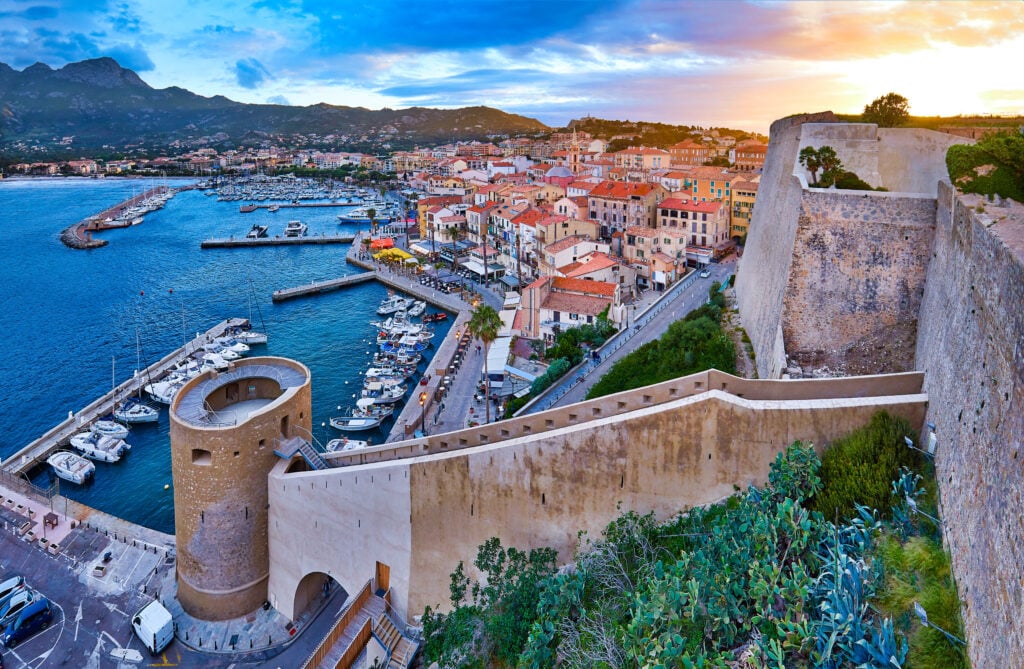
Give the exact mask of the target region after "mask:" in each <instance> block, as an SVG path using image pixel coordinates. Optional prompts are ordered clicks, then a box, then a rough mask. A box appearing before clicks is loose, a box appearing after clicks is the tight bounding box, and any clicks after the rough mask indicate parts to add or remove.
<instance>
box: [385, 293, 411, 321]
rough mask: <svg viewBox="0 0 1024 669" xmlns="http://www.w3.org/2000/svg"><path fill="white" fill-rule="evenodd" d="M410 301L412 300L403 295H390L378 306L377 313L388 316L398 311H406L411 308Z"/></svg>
mask: <svg viewBox="0 0 1024 669" xmlns="http://www.w3.org/2000/svg"><path fill="white" fill-rule="evenodd" d="M410 302H411V300H407V299H405V298H404V297H402V296H401V295H389V296H388V297H386V298H385V299H384V301H382V302H381V303H380V306H379V307H377V313H378V314H380V315H381V316H387V315H388V314H393V313H395V312H397V311H405V310H406V309H408V308H409V303H410Z"/></svg>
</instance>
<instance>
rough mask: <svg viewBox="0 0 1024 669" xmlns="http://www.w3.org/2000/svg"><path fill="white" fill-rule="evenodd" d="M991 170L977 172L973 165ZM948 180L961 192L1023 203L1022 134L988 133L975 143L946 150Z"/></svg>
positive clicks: (1023, 161)
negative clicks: (983, 173)
mask: <svg viewBox="0 0 1024 669" xmlns="http://www.w3.org/2000/svg"><path fill="white" fill-rule="evenodd" d="M983 165H992V166H993V167H994V168H995V169H994V170H992V171H991V172H989V173H988V174H985V175H980V174H978V172H976V171H975V168H977V167H981V166H983ZM946 169H948V170H949V178H950V181H952V182H953V185H955V186H956V187H957V188H959V189H960V190H962V191H963V192H965V193H978V194H980V195H1000V196H1002V197H1008V198H1012V199H1014V200H1016V201H1017V202H1024V136H1021V135H1019V134H1018V135H1014V134H1009V133H1006V134H995V135H989V136H987V137H985V138H983V139H981V140H979V141H978V143H977V144H974V145H970V144H957V145H954V146H951V147H949V150H948V151H946Z"/></svg>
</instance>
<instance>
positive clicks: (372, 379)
mask: <svg viewBox="0 0 1024 669" xmlns="http://www.w3.org/2000/svg"><path fill="white" fill-rule="evenodd" d="M374 384H378V385H380V387H381V388H383V389H384V390H394V391H395V392H397V390H395V389H397V388H401V389H402V393H403V394H404V393H405V391H406V389H407V386H406V385H405V379H403V378H402V377H400V376H394V375H391V374H378V375H376V376H370V375H367V376H366V380H365V381H363V388H364V389H366V390H375V389H376V386H374Z"/></svg>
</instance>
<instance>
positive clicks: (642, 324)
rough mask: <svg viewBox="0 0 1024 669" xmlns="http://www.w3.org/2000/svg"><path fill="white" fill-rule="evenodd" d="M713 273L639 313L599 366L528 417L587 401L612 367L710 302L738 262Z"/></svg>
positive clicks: (562, 386) (567, 382)
mask: <svg viewBox="0 0 1024 669" xmlns="http://www.w3.org/2000/svg"><path fill="white" fill-rule="evenodd" d="M709 270H710V272H711V276H710V277H708V278H706V279H702V278H700V275H699V274H693V275H691V277H692V278H690V277H688V278H687V279H686V280H684V285H682V286H678V287H676V286H673V288H674V289H675V290H673V289H672V288H670V289H669V293H668V294H667V295H663V296H662V298H661V299H659V300H658V301H657V302H656V303H654V304H653V305H652V306H651V307H650V308H649V309H648V310H647V311H646V312H644V313H643V314H640V312H638V315H637V322H636V323H630V327H629V329H627V330H623V331H622V332H620V333H619V334H618V335H617V336H616V337H615V338H613V339H612V340H610V341H609V342H607V344H606V345H605V347H604V348H603V350H602V356H601V362H600V363H599V364H593V363H590V364H588V365H586V366H585V367H583V368H582V369H580V370H577V371H576V372H575V373H573V374H572V375H570V376H568V377H566V378H565V379H563V380H562V381H561V382H560V383H559V384H557V385H556V386H555V388H554V389H553V390H552V391H551V393H550V394H549V395H547V396H546V397H545V398H544V399H543V400H541V401H540V402H538V403H537V404H534V405H533V406H532V407H530V409H529V410H528V411H527V412H526V413H537V412H540V411H544V410H546V409H551V408H554V407H562V406H566V405H569V404H574V403H575V402H581V401H583V399H584V398H585V397H586V395H587V391H588V390H590V388H591V386H593V385H594V384H595V383H597V381H598V380H599V379H600V378H601V377H602V376H604V375H605V374H606V373H607V372H608V371H609V370H610V369H611V368H612V365H614V364H615V363H616V362H618V361H619V360H621V359H622V358H623V357H625V356H626V355H628V354H629V353H632V352H633V351H635V350H636V349H637V348H639V347H640V346H643V345H644V344H646V343H647V342H650V341H654V340H655V339H657V338H659V337H660V336H661V335H662V334H664V332H665V330H667V329H668V326H669V325H670V324H671V323H673V322H674V321H677V320H679V319H680V318H682V317H683V316H685V315H686V314H688V313H690V312H691V311H693V310H694V309H696V308H697V307H699V306H700V305H701V304H703V303H704V302H705V301H706V300H707V298H708V288H710V287H711V284H712V283H713V282H715V281H724V280H725V279H726V278H727V277H728V276H729V275H730V274H733V273H734V272H735V271H736V261H735V258H734V257H733V258H732V259H730V260H728V261H726V262H722V263H717V264H713V265H710V266H709ZM608 351H611V352H608Z"/></svg>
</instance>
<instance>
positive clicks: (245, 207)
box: [238, 204, 256, 214]
mask: <svg viewBox="0 0 1024 669" xmlns="http://www.w3.org/2000/svg"><path fill="white" fill-rule="evenodd" d="M238 211H240V212H242V213H243V214H248V213H249V212H250V211H256V205H254V204H243V205H242V206H241V207H239V208H238Z"/></svg>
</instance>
